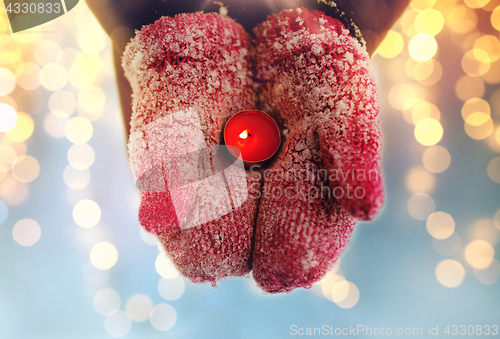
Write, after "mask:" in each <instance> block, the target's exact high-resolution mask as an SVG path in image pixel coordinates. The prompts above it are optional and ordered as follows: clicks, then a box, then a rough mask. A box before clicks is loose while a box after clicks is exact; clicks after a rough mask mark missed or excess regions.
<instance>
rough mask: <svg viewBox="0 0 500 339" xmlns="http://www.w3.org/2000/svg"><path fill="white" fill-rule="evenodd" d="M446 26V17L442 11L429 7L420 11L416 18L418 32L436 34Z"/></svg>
mask: <svg viewBox="0 0 500 339" xmlns="http://www.w3.org/2000/svg"><path fill="white" fill-rule="evenodd" d="M443 27H444V18H443V15H442V14H441V12H439V11H438V10H435V9H433V8H427V9H424V10H423V11H421V12H419V13H418V15H417V17H416V18H415V29H416V31H417V32H418V33H425V34H429V35H432V36H436V35H437V34H438V33H439V32H441V30H442V29H443Z"/></svg>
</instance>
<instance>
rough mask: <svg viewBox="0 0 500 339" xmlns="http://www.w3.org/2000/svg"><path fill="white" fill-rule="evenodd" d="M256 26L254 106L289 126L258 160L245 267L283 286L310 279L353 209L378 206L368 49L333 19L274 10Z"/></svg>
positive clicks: (366, 215) (324, 266)
mask: <svg viewBox="0 0 500 339" xmlns="http://www.w3.org/2000/svg"><path fill="white" fill-rule="evenodd" d="M255 33H256V42H257V45H256V51H255V53H256V59H257V67H256V72H257V73H256V75H257V78H258V79H259V80H260V81H261V82H262V88H261V93H260V95H259V99H260V102H261V109H263V110H264V111H266V112H269V113H270V114H271V115H273V116H274V117H275V118H276V119H277V120H278V121H280V122H281V124H282V125H284V126H285V127H286V128H287V129H288V130H289V132H288V135H287V140H286V142H285V143H284V145H283V147H282V149H281V150H280V152H279V154H278V157H277V159H276V161H275V162H274V163H273V164H272V166H271V167H270V168H269V169H268V170H267V172H268V174H267V175H266V178H265V183H264V187H263V192H262V199H261V202H260V206H259V214H258V220H257V225H256V238H255V249H254V253H253V276H254V278H255V279H256V281H257V282H258V283H259V285H260V286H261V287H262V288H263V289H264V290H266V291H268V292H282V291H290V290H292V289H294V288H296V287H298V286H311V284H312V283H313V282H315V281H317V280H319V279H320V278H321V277H322V276H323V275H324V274H325V273H326V272H327V270H328V269H329V268H330V267H331V266H332V265H333V263H334V262H335V260H336V259H337V258H338V256H339V255H340V253H341V252H342V250H343V249H344V247H345V246H346V244H347V242H348V240H349V238H350V235H351V232H352V227H353V225H354V222H355V219H362V220H370V219H372V218H373V217H375V215H376V214H377V212H378V211H379V210H380V208H381V207H382V205H383V199H384V195H383V186H382V181H381V176H380V175H381V173H380V167H379V161H380V146H381V145H380V140H381V135H380V131H379V127H378V118H377V115H378V111H379V107H378V99H377V90H376V86H375V83H374V80H373V76H372V74H371V70H370V65H369V57H368V54H367V52H366V51H365V50H364V48H363V47H362V46H361V45H360V43H359V42H358V41H357V40H356V39H355V38H354V37H352V36H351V35H350V34H349V31H348V30H347V29H346V28H345V27H344V25H343V24H342V23H341V22H340V21H338V20H337V19H334V18H331V17H328V16H326V15H324V13H322V12H319V11H312V12H310V11H308V10H307V9H304V8H297V9H292V10H283V11H281V12H280V13H279V14H277V15H270V16H269V17H268V19H267V20H265V21H264V22H263V23H261V24H259V25H258V26H257V28H256V29H255ZM325 176H326V177H327V181H328V182H326V181H325V180H324V179H325ZM287 194H288V195H287Z"/></svg>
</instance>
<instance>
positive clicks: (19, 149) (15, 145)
mask: <svg viewBox="0 0 500 339" xmlns="http://www.w3.org/2000/svg"><path fill="white" fill-rule="evenodd" d="M1 140H2V141H0V144H1V145H7V146H10V147H11V148H12V149H13V150H14V152H16V154H17V157H21V156H23V155H26V151H27V147H26V144H25V143H24V142H14V141H12V140H10V139H9V138H3V139H1Z"/></svg>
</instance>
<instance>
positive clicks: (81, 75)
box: [68, 53, 103, 89]
mask: <svg viewBox="0 0 500 339" xmlns="http://www.w3.org/2000/svg"><path fill="white" fill-rule="evenodd" d="M102 69H103V62H102V59H101V58H100V57H98V56H96V55H86V54H83V53H78V54H77V55H76V56H75V58H74V62H73V63H72V65H71V67H70V69H69V72H68V77H69V82H70V83H71V84H72V85H73V86H74V87H76V88H78V89H84V88H88V87H90V86H92V85H93V84H94V82H95V81H96V78H97V77H98V76H99V75H100V73H101V71H102Z"/></svg>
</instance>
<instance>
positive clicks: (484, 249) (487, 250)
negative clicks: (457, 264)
mask: <svg viewBox="0 0 500 339" xmlns="http://www.w3.org/2000/svg"><path fill="white" fill-rule="evenodd" d="M494 256H495V249H494V248H493V246H492V245H491V244H490V243H489V242H487V241H484V240H474V241H472V242H470V243H469V244H468V245H467V247H466V248H465V260H467V262H468V263H469V264H470V265H471V266H472V267H475V268H479V269H485V268H487V267H488V266H489V265H490V264H491V262H492V261H493V257H494Z"/></svg>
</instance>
